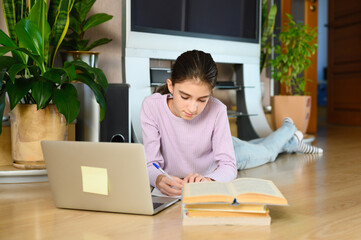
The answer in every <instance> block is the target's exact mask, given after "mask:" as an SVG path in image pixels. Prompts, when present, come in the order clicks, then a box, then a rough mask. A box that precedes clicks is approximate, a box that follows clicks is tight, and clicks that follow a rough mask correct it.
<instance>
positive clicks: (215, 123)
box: [140, 93, 237, 186]
mask: <svg viewBox="0 0 361 240" xmlns="http://www.w3.org/2000/svg"><path fill="white" fill-rule="evenodd" d="M167 97H170V96H169V95H161V94H159V93H155V94H153V95H151V96H149V97H147V98H145V99H144V101H143V104H142V109H141V114H140V121H141V125H142V129H143V142H144V148H145V155H146V160H147V167H148V173H149V180H150V184H151V185H152V186H155V182H156V179H157V177H158V175H159V174H160V172H159V170H157V169H156V168H155V167H154V166H153V164H152V163H157V164H158V165H159V166H160V167H161V168H163V169H164V170H165V171H166V172H167V173H168V174H170V175H173V176H177V177H179V178H184V177H186V176H187V175H188V174H189V173H199V174H202V175H203V176H205V177H209V178H212V179H214V180H216V181H224V182H228V181H231V180H233V179H235V178H236V175H237V169H236V160H235V155H234V149H233V144H232V138H231V132H230V128H229V122H228V117H227V111H226V106H225V105H224V104H223V103H221V102H220V101H219V100H217V99H216V98H213V97H211V98H210V99H209V101H208V103H207V105H206V107H205V108H204V110H203V111H202V112H201V114H199V115H198V116H196V117H195V118H194V119H192V120H184V119H182V118H179V117H177V116H175V115H174V114H173V113H172V112H171V111H170V109H169V107H168V105H167Z"/></svg>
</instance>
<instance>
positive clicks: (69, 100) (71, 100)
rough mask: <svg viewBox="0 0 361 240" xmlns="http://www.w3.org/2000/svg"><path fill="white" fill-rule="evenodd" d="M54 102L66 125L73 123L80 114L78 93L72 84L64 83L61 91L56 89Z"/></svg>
mask: <svg viewBox="0 0 361 240" xmlns="http://www.w3.org/2000/svg"><path fill="white" fill-rule="evenodd" d="M53 102H54V104H55V105H56V107H57V108H58V110H59V112H60V113H61V114H63V115H64V117H65V119H66V123H67V124H70V123H71V122H73V121H74V120H75V119H76V117H77V116H78V114H79V111H80V102H79V100H78V92H77V90H76V88H75V87H74V86H73V85H72V84H70V83H64V84H63V85H62V86H61V89H55V91H54V96H53Z"/></svg>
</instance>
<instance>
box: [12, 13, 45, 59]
mask: <svg viewBox="0 0 361 240" xmlns="http://www.w3.org/2000/svg"><path fill="white" fill-rule="evenodd" d="M15 32H16V34H17V35H18V39H19V43H20V44H21V45H22V46H24V47H26V48H28V49H29V50H30V51H31V52H32V53H33V54H35V55H39V56H40V57H41V58H42V59H43V58H44V51H43V39H42V37H41V34H40V31H39V29H38V27H37V26H36V25H35V24H34V23H33V22H31V21H30V20H28V19H22V20H21V21H20V22H19V23H18V24H16V26H15Z"/></svg>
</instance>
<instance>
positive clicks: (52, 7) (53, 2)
mask: <svg viewBox="0 0 361 240" xmlns="http://www.w3.org/2000/svg"><path fill="white" fill-rule="evenodd" d="M60 2H61V0H50V4H49V10H48V22H49V25H50V27H51V28H53V27H54V26H53V25H54V23H55V19H56V16H57V14H58V11H59V6H60Z"/></svg>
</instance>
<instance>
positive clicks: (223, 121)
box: [206, 109, 237, 182]
mask: <svg viewBox="0 0 361 240" xmlns="http://www.w3.org/2000/svg"><path fill="white" fill-rule="evenodd" d="M212 147H213V152H214V159H215V161H216V165H217V168H216V169H215V170H214V172H212V173H210V174H208V175H206V177H209V178H212V179H214V180H216V181H222V182H229V181H232V180H233V179H235V178H236V177H237V167H236V160H235V153H234V148H233V143H232V136H231V130H230V127H229V122H228V117H227V111H226V109H225V110H224V111H220V112H219V114H218V116H217V118H216V121H215V123H214V132H213V136H212Z"/></svg>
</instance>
